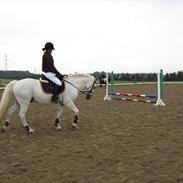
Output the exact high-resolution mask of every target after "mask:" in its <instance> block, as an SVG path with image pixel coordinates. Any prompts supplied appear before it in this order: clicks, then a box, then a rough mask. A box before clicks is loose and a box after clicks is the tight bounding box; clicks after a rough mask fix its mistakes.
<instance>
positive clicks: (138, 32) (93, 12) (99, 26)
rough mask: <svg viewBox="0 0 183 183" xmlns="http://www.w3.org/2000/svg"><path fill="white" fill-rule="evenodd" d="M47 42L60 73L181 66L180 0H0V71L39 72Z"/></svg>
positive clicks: (182, 6) (182, 30)
mask: <svg viewBox="0 0 183 183" xmlns="http://www.w3.org/2000/svg"><path fill="white" fill-rule="evenodd" d="M47 41H51V42H53V44H54V45H55V51H54V52H53V57H54V61H55V66H56V68H57V69H58V70H59V71H60V72H61V73H74V72H82V73H91V72H94V71H114V72H157V71H158V70H159V69H160V68H163V69H164V72H174V71H178V70H183V1H181V0H179V1H178V0H167V1H165V0H149V1H142V0H141V1H138V0H129V1H127V0H126V1H124V0H121V1H120V0H117V1H109V0H108V1H84V0H83V1H77V0H75V1H70V0H69V1H51V0H50V1H15V0H14V1H0V70H4V69H5V54H7V59H8V65H7V68H8V70H29V71H30V72H35V73H41V63H42V54H43V51H42V48H43V47H44V44H45V43H46V42H47Z"/></svg>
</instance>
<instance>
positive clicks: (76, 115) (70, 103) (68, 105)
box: [66, 101, 79, 128]
mask: <svg viewBox="0 0 183 183" xmlns="http://www.w3.org/2000/svg"><path fill="white" fill-rule="evenodd" d="M66 106H67V107H68V108H69V109H71V110H72V111H74V121H73V122H72V127H73V128H77V124H78V122H79V117H78V116H79V110H78V108H77V107H76V106H75V105H74V103H73V101H70V102H68V103H67V104H66Z"/></svg>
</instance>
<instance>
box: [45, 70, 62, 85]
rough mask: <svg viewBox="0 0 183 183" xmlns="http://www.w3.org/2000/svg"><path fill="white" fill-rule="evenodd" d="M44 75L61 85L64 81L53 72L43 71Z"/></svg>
mask: <svg viewBox="0 0 183 183" xmlns="http://www.w3.org/2000/svg"><path fill="white" fill-rule="evenodd" d="M43 74H44V76H45V77H46V78H48V79H49V80H50V81H52V82H53V83H55V84H56V85H59V86H61V85H62V82H61V81H60V80H59V79H58V78H57V77H56V74H55V73H52V72H46V73H43Z"/></svg>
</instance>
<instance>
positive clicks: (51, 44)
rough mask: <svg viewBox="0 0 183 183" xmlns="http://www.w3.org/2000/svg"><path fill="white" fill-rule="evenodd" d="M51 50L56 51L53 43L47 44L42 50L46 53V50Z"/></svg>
mask: <svg viewBox="0 0 183 183" xmlns="http://www.w3.org/2000/svg"><path fill="white" fill-rule="evenodd" d="M49 49H52V50H54V49H55V48H54V45H53V43H51V42H47V43H46V44H45V46H44V48H43V49H42V50H43V51H45V50H49Z"/></svg>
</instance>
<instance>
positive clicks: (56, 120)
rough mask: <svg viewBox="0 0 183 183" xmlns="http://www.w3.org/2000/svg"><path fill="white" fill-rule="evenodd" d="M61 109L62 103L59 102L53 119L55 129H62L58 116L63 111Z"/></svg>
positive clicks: (62, 107) (62, 108)
mask: <svg viewBox="0 0 183 183" xmlns="http://www.w3.org/2000/svg"><path fill="white" fill-rule="evenodd" d="M63 110H64V105H62V104H59V106H58V111H57V117H56V119H55V126H56V128H57V130H61V129H62V125H60V117H61V115H62V113H63Z"/></svg>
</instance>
